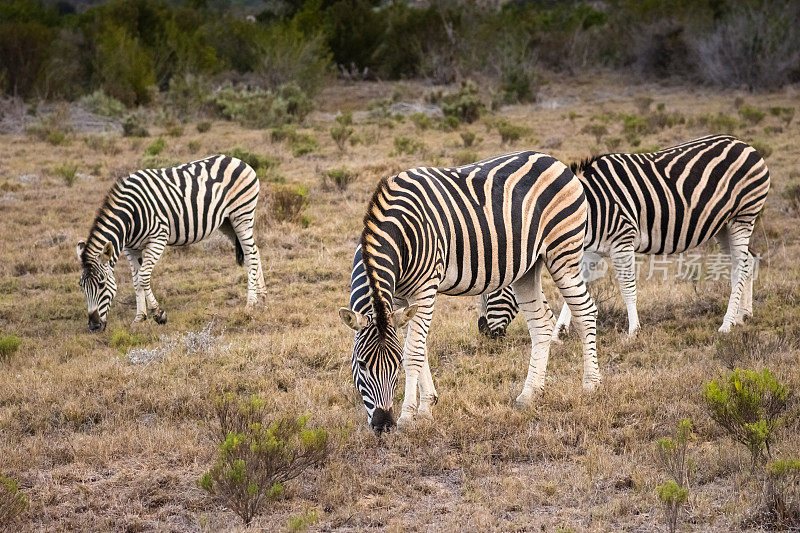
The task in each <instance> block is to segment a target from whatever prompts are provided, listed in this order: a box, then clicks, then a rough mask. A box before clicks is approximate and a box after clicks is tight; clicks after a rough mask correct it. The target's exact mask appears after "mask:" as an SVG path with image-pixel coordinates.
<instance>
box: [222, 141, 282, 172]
mask: <svg viewBox="0 0 800 533" xmlns="http://www.w3.org/2000/svg"><path fill="white" fill-rule="evenodd" d="M225 154H227V155H229V156H230V157H235V158H236V159H240V160H242V161H244V162H245V163H247V164H248V165H250V166H251V167H252V168H253V170H255V171H256V174H257V175H259V176H261V175H263V174H265V173H266V172H267V171H268V170H270V169H272V168H275V167H277V166H278V165H279V164H280V161H278V160H277V159H275V158H274V157H269V156H266V155H259V154H256V153H254V152H250V151H248V150H245V149H244V148H240V147H238V146H237V147H235V148H231V149H230V150H227V151H226V152H225Z"/></svg>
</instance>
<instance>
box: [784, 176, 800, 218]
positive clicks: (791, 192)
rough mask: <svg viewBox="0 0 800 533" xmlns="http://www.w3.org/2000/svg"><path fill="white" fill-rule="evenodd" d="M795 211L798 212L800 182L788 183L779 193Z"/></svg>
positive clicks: (799, 207) (799, 205)
mask: <svg viewBox="0 0 800 533" xmlns="http://www.w3.org/2000/svg"><path fill="white" fill-rule="evenodd" d="M781 196H783V198H784V199H785V200H786V201H788V202H789V205H790V206H791V208H792V209H794V212H795V213H798V214H800V182H796V181H795V182H794V183H790V184H789V185H787V186H786V188H785V189H784V190H783V193H782V194H781Z"/></svg>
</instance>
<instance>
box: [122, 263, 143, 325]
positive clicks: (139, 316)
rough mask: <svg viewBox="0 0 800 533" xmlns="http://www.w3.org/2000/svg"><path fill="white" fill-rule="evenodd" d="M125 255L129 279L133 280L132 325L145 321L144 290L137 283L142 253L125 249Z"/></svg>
mask: <svg viewBox="0 0 800 533" xmlns="http://www.w3.org/2000/svg"><path fill="white" fill-rule="evenodd" d="M125 255H126V256H127V258H128V262H129V263H130V265H131V279H132V280H133V290H134V292H135V293H136V318H134V319H133V323H134V324H136V323H137V322H144V321H145V320H147V302H146V301H145V293H144V289H143V288H142V286H141V283H139V268H140V267H141V266H142V252H141V251H140V250H129V249H127V248H126V249H125Z"/></svg>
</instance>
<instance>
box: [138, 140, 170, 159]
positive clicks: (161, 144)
mask: <svg viewBox="0 0 800 533" xmlns="http://www.w3.org/2000/svg"><path fill="white" fill-rule="evenodd" d="M166 147H167V141H165V140H164V138H163V137H159V138H158V139H156V140H155V141H153V142H151V143H150V144H149V145H148V146H147V148H145V149H144V155H145V156H151V157H152V156H157V155H158V154H160V153H161V152H163V151H164V148H166Z"/></svg>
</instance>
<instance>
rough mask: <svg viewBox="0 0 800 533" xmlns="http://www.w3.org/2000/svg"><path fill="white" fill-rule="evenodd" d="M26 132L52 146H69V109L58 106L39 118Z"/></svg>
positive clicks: (70, 128) (70, 125)
mask: <svg viewBox="0 0 800 533" xmlns="http://www.w3.org/2000/svg"><path fill="white" fill-rule="evenodd" d="M27 132H28V135H31V136H33V137H35V138H37V139H39V140H40V141H46V142H48V143H50V144H52V145H53V146H62V145H65V144H69V141H70V138H69V133H71V132H72V123H71V118H70V112H69V108H68V107H66V106H60V107H58V108H57V109H56V110H55V111H53V112H52V113H49V114H47V115H43V116H41V117H39V120H37V121H36V122H35V123H34V124H32V125H31V126H29V127H28V130H27Z"/></svg>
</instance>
